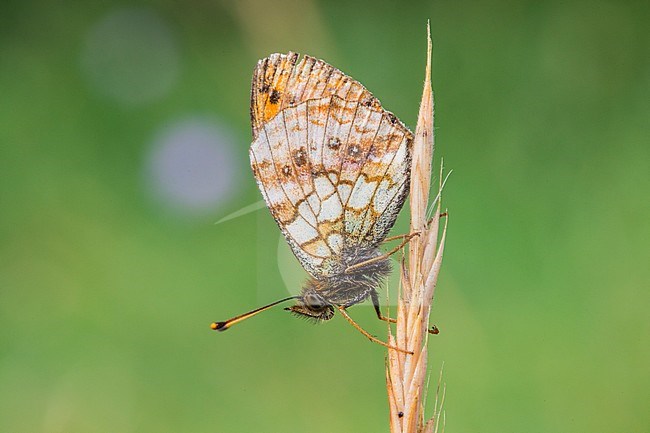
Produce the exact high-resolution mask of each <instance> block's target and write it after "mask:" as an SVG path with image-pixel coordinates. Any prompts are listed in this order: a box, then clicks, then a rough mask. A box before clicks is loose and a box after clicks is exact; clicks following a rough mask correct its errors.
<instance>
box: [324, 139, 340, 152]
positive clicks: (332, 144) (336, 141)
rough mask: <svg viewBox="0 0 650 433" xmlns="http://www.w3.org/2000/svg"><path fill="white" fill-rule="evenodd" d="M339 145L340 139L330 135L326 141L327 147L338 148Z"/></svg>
mask: <svg viewBox="0 0 650 433" xmlns="http://www.w3.org/2000/svg"><path fill="white" fill-rule="evenodd" d="M339 146H341V140H339V138H338V137H332V138H330V139H329V141H328V142H327V147H329V148H330V149H338V148H339Z"/></svg>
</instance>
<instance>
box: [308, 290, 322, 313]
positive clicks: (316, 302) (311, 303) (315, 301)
mask: <svg viewBox="0 0 650 433" xmlns="http://www.w3.org/2000/svg"><path fill="white" fill-rule="evenodd" d="M305 304H307V307H309V308H310V309H312V310H322V309H323V308H325V304H324V303H323V300H322V299H321V298H320V296H316V295H314V294H312V293H308V294H307V295H306V296H305Z"/></svg>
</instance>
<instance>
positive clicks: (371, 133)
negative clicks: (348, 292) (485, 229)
mask: <svg viewBox="0 0 650 433" xmlns="http://www.w3.org/2000/svg"><path fill="white" fill-rule="evenodd" d="M297 60H298V56H297V55H296V54H293V53H289V54H288V55H282V54H273V55H271V56H269V57H268V58H267V59H264V60H261V61H260V62H259V63H258V66H257V68H256V70H255V74H254V76H253V86H252V91H251V117H252V125H253V137H254V140H253V143H252V145H251V151H250V154H251V166H252V168H253V173H254V175H255V178H256V179H257V182H258V185H259V187H260V190H261V191H262V195H263V196H264V199H265V201H266V203H267V205H268V207H269V209H270V211H271V214H272V215H273V217H274V218H275V220H276V222H277V223H278V225H279V227H280V229H281V231H282V233H283V235H284V236H285V238H286V239H287V242H288V243H289V245H290V246H291V248H292V250H293V252H294V254H295V255H296V257H297V258H298V260H299V261H300V263H301V265H302V266H303V267H304V268H305V270H307V272H309V273H310V274H311V275H312V276H314V277H316V278H321V277H328V276H332V275H335V274H337V273H341V272H342V271H343V270H344V269H345V266H346V265H345V263H344V260H343V257H342V255H344V254H345V252H346V251H348V250H349V249H350V248H355V247H358V246H376V245H378V244H379V243H380V242H381V241H382V240H383V239H384V238H385V237H386V235H387V233H388V231H389V230H390V228H391V227H392V225H393V224H394V222H395V218H396V217H397V214H398V212H399V210H400V209H401V207H402V205H403V203H404V198H405V196H406V194H407V193H408V173H409V170H410V154H411V152H410V145H411V141H412V137H413V135H412V134H411V132H410V131H409V130H408V129H407V128H406V127H405V126H404V125H403V124H402V123H401V122H400V121H399V120H397V118H396V117H395V116H394V115H392V114H391V113H389V112H387V111H385V110H384V109H383V108H382V107H381V105H380V104H379V101H378V100H377V99H376V98H374V97H373V96H372V94H370V92H368V91H367V90H366V89H365V88H364V87H363V86H362V85H361V84H360V83H358V82H357V81H356V80H354V79H352V78H350V77H349V76H347V75H345V74H343V73H342V72H341V71H339V70H338V69H336V68H333V67H332V66H330V65H328V64H327V63H325V62H323V61H322V60H317V59H314V58H312V57H305V58H303V59H302V60H301V61H300V62H299V63H296V62H297Z"/></svg>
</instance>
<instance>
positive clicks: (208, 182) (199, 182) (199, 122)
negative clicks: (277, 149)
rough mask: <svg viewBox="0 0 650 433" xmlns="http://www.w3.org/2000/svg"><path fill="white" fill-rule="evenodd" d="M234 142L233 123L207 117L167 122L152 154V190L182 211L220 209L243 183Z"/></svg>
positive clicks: (149, 163)
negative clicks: (230, 124)
mask: <svg viewBox="0 0 650 433" xmlns="http://www.w3.org/2000/svg"><path fill="white" fill-rule="evenodd" d="M234 143H235V140H234V138H233V134H232V133H231V131H230V130H229V129H228V128H226V127H225V126H224V125H223V124H221V123H218V122H215V121H211V120H209V119H206V118H202V117H190V118H186V119H182V120H178V121H176V122H173V123H171V124H169V125H166V126H164V127H163V128H162V129H161V130H160V131H159V132H158V133H157V134H156V135H155V137H154V139H153V142H152V144H151V146H150V149H149V152H148V154H147V156H146V166H147V167H146V177H147V183H148V184H149V189H150V191H151V193H152V194H153V195H154V197H155V198H156V199H157V200H158V201H160V202H162V203H163V204H164V205H165V206H166V207H168V208H170V209H172V210H175V211H177V212H179V213H183V214H195V215H196V214H205V213H209V212H212V211H214V210H215V209H216V208H218V207H219V206H220V205H221V204H223V202H225V201H226V200H228V199H229V198H230V197H232V196H233V194H235V192H236V190H237V187H238V183H237V182H236V178H237V173H238V170H237V167H238V165H239V163H238V161H237V160H236V158H235V157H234V151H233V149H234Z"/></svg>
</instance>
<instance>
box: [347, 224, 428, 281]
mask: <svg viewBox="0 0 650 433" xmlns="http://www.w3.org/2000/svg"><path fill="white" fill-rule="evenodd" d="M419 235H420V233H418V232H416V233H409V234H408V235H404V236H405V239H404V240H403V241H402V242H401V243H400V244H399V245H398V246H396V247H395V248H393V249H392V250H390V251H388V252H387V253H385V254H382V255H381V256H377V257H373V258H372V259H368V260H365V261H363V262H361V263H357V264H356V265H352V266H350V267H349V268H347V269H346V270H345V273H349V272H350V271H354V270H355V269H359V268H362V267H364V266H367V265H369V264H371V263H375V262H378V261H381V260H384V259H387V258H388V257H390V256H392V255H393V254H395V253H396V252H398V251H399V250H401V249H402V247H404V245H406V244H408V243H409V241H410V240H411V239H412V238H413V237H415V236H419Z"/></svg>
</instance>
